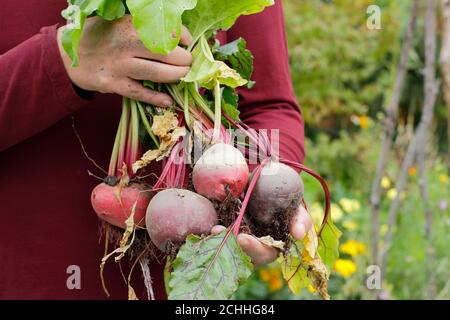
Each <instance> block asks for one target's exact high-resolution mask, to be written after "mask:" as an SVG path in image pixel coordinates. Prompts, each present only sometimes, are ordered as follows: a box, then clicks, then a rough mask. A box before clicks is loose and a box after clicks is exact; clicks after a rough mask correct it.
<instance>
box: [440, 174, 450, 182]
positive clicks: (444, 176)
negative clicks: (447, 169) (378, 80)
mask: <svg viewBox="0 0 450 320" xmlns="http://www.w3.org/2000/svg"><path fill="white" fill-rule="evenodd" d="M449 180H450V178H449V177H448V175H446V174H441V175H439V181H440V182H442V183H447V182H448V181H449Z"/></svg>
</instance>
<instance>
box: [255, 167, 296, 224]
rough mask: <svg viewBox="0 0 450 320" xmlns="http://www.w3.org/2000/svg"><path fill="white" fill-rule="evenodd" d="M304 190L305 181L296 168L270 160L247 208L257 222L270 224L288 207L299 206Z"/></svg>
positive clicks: (262, 172)
mask: <svg viewBox="0 0 450 320" xmlns="http://www.w3.org/2000/svg"><path fill="white" fill-rule="evenodd" d="M303 192H304V186H303V181H302V179H301V178H300V175H299V174H298V173H297V172H296V171H295V170H294V169H292V168H291V167H289V166H287V165H285V164H283V163H280V162H275V161H270V162H268V163H267V165H266V166H264V168H263V169H262V171H261V175H260V176H259V179H258V180H257V182H256V184H255V187H254V189H253V191H252V194H251V196H250V199H249V202H248V206H247V210H248V212H249V213H250V215H251V216H252V218H253V219H254V220H255V221H256V222H258V223H261V224H270V223H271V222H272V220H273V219H277V218H275V217H276V216H277V215H279V214H280V213H283V212H284V211H286V210H287V209H288V208H295V209H296V208H298V205H299V201H300V199H301V198H302V196H303Z"/></svg>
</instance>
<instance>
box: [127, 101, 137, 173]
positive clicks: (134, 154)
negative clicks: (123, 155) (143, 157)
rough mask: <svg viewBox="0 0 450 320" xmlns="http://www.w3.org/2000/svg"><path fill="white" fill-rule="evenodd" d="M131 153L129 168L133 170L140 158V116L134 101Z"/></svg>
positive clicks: (131, 122)
mask: <svg viewBox="0 0 450 320" xmlns="http://www.w3.org/2000/svg"><path fill="white" fill-rule="evenodd" d="M130 124H131V130H130V132H131V153H130V162H129V163H128V166H129V167H130V168H131V166H132V165H133V163H135V162H136V161H137V160H138V158H139V114H138V109H137V104H136V102H135V101H134V100H131V119H130Z"/></svg>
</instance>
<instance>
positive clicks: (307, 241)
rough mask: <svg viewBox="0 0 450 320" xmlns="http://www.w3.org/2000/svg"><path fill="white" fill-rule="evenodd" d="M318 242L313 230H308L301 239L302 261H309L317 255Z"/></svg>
mask: <svg viewBox="0 0 450 320" xmlns="http://www.w3.org/2000/svg"><path fill="white" fill-rule="evenodd" d="M317 248H318V241H317V234H316V231H315V230H314V228H310V229H309V231H308V232H307V233H306V235H305V237H304V238H303V254H302V259H303V260H304V261H311V260H313V259H314V258H315V257H316V255H317Z"/></svg>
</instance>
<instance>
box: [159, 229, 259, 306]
mask: <svg viewBox="0 0 450 320" xmlns="http://www.w3.org/2000/svg"><path fill="white" fill-rule="evenodd" d="M225 235H226V232H222V233H220V234H218V235H215V236H209V237H207V238H203V239H202V238H199V237H197V236H194V235H190V236H188V238H187V239H186V243H185V244H184V245H183V246H182V247H181V248H180V251H179V252H178V255H177V257H176V258H175V260H174V262H173V272H172V274H171V276H170V278H169V285H168V288H169V291H168V297H169V299H171V300H173V299H185V300H205V299H210V300H211V299H212V300H217V299H229V298H230V297H231V295H232V294H233V293H234V292H235V291H236V290H237V288H238V287H239V285H241V284H242V283H243V282H245V280H246V279H247V278H248V277H249V276H250V274H251V271H252V269H253V265H252V264H251V262H250V258H249V257H248V256H247V255H246V254H245V253H244V252H243V251H242V249H241V247H240V246H239V245H238V244H237V242H236V239H235V237H234V235H233V234H231V235H230V236H229V237H228V239H226V240H224V239H225ZM223 241H225V242H224V243H223Z"/></svg>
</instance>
